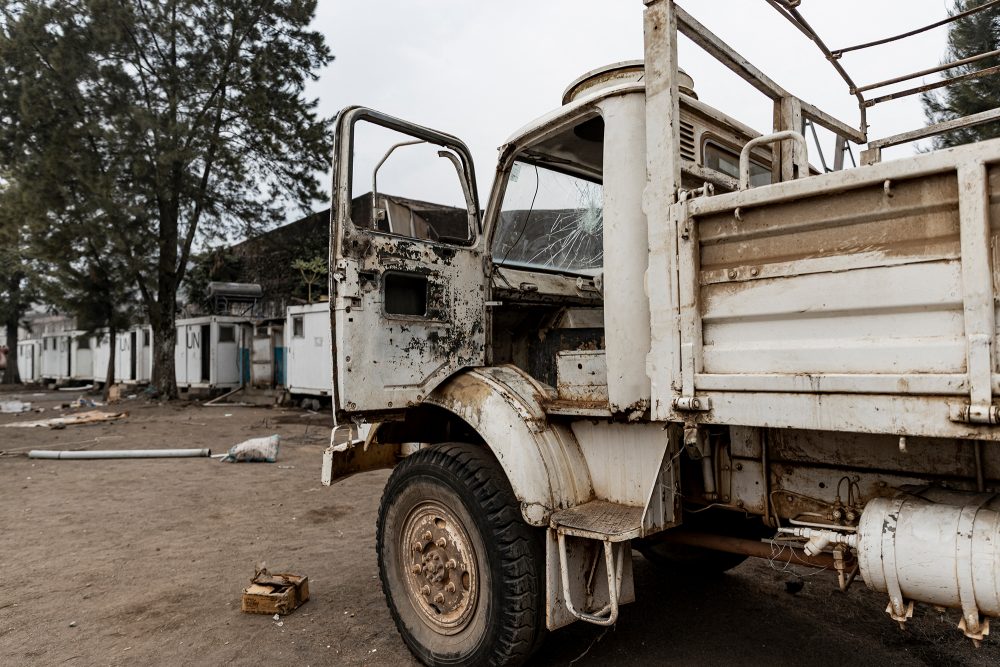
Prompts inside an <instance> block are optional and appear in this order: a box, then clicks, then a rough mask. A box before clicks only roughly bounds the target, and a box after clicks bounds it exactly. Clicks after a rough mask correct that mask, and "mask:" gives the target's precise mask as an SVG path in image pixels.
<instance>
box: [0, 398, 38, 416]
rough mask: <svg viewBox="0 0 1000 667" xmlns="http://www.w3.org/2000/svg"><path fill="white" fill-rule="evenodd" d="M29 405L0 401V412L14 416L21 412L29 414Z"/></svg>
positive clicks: (20, 402)
mask: <svg viewBox="0 0 1000 667" xmlns="http://www.w3.org/2000/svg"><path fill="white" fill-rule="evenodd" d="M30 410H31V403H25V402H23V401H0V412H2V413H4V414H7V415H16V414H20V413H22V412H29V411H30Z"/></svg>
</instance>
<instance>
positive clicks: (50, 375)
mask: <svg viewBox="0 0 1000 667" xmlns="http://www.w3.org/2000/svg"><path fill="white" fill-rule="evenodd" d="M71 340H72V335H71V334H70V333H69V332H65V331H61V332H59V333H49V334H42V379H43V380H68V379H69V378H70V375H71V373H72V363H73V355H72V354H71V350H70V348H71Z"/></svg>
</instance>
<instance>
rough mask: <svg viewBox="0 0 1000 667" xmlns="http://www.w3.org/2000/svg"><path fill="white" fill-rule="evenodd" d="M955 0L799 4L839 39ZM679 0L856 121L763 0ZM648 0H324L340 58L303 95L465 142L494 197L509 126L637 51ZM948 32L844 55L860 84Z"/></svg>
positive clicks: (836, 83) (686, 51)
mask: <svg viewBox="0 0 1000 667" xmlns="http://www.w3.org/2000/svg"><path fill="white" fill-rule="evenodd" d="M949 4H950V3H949V2H948V1H947V0H906V1H905V2H903V1H892V2H889V1H885V0H883V1H881V2H878V1H875V2H873V1H872V0H867V1H865V2H862V1H859V0H803V1H802V4H801V5H800V11H801V12H802V14H803V15H804V16H805V18H806V19H807V20H809V21H810V23H812V24H813V26H814V27H815V28H816V29H817V30H818V31H819V32H820V33H821V35H823V37H824V39H825V41H826V42H827V44H828V45H829V46H831V47H832V48H836V47H842V46H847V45H849V44H856V43H860V42H865V41H869V40H872V39H876V38H879V37H884V36H887V35H890V34H896V33H899V32H903V31H905V30H909V29H912V28H914V27H918V26H922V25H926V24H928V23H931V22H933V21H935V20H938V19H940V18H943V17H944V16H945V15H946V12H947V8H948V6H949ZM681 5H682V6H684V7H685V8H686V9H687V10H688V11H689V12H691V13H692V14H693V15H694V16H695V17H696V18H697V19H698V20H700V21H701V22H702V23H704V24H705V25H706V26H708V27H709V28H710V29H711V30H713V31H714V32H715V33H716V34H718V35H719V36H720V37H722V38H723V39H725V40H726V41H727V42H728V43H729V44H731V45H732V46H733V47H735V48H736V49H737V50H738V51H740V52H741V53H742V54H743V55H745V56H746V57H748V58H749V60H750V61H751V62H753V63H754V64H756V65H758V66H759V67H760V68H761V69H762V70H763V71H764V72H765V73H767V74H769V75H770V76H771V77H772V78H773V79H775V80H776V81H777V82H778V83H779V84H781V85H783V86H784V87H785V88H786V89H788V90H790V91H791V92H792V93H793V94H796V95H798V96H799V97H801V98H802V99H804V100H806V101H808V102H811V103H813V104H815V105H817V106H820V107H821V108H824V109H825V110H827V111H830V112H832V113H834V114H835V115H837V116H838V117H839V118H841V119H842V120H844V121H846V122H848V123H849V124H850V125H852V126H857V124H858V110H857V103H856V101H855V98H853V97H851V96H850V95H849V94H848V92H847V88H846V86H845V85H844V83H843V82H842V81H841V80H840V78H839V77H838V76H837V74H836V73H835V71H834V70H833V68H832V67H830V65H829V64H828V63H827V62H826V61H825V60H824V59H823V57H822V56H821V54H820V53H819V51H818V50H817V49H816V48H815V47H814V46H813V45H812V44H811V43H810V42H808V41H807V40H806V39H805V38H804V37H803V35H802V34H801V33H799V32H797V31H795V30H794V28H792V27H791V26H790V25H789V24H788V23H787V22H785V21H784V19H782V18H781V17H779V16H778V15H777V13H776V12H775V11H774V10H773V9H771V8H770V7H769V6H768V5H767V3H766V2H764V0H698V1H697V2H695V1H694V0H689V1H688V2H686V3H684V2H682V3H681ZM642 10H643V4H642V2H641V0H506V1H505V2H470V1H469V0H462V1H460V0H320V2H319V9H318V12H317V16H316V21H315V27H316V29H317V30H320V31H321V32H323V33H324V34H325V35H326V38H327V43H328V44H329V46H330V48H331V49H332V50H333V53H334V55H335V56H336V59H335V60H334V61H333V63H332V64H331V65H330V66H329V67H328V68H326V69H325V70H324V71H323V72H321V76H320V79H319V81H318V82H316V83H315V84H312V85H311V86H310V88H309V90H308V94H309V95H310V96H313V97H318V98H319V100H320V109H321V112H322V113H323V114H325V115H333V114H334V113H335V112H336V111H337V110H338V109H340V108H343V107H345V106H347V105H351V104H360V105H364V106H370V107H373V108H375V109H378V110H380V111H384V112H386V113H389V114H392V115H394V116H399V117H401V118H404V119H406V120H410V121H413V122H416V123H419V124H422V125H427V126H430V127H433V128H435V129H438V130H442V131H446V132H449V133H451V134H454V135H456V136H458V137H459V138H461V139H463V140H464V141H465V142H466V143H467V144H468V145H469V147H470V148H471V150H472V153H473V158H474V160H475V163H476V170H477V176H478V180H479V196H480V201H481V203H485V200H486V198H487V197H488V194H489V190H488V188H489V186H490V184H491V183H492V180H493V170H494V169H495V161H496V149H497V147H498V146H500V145H501V144H502V143H503V142H504V141H505V140H506V139H507V137H508V136H509V135H510V134H511V133H512V132H514V131H515V130H516V129H517V128H519V127H521V126H523V125H524V124H526V123H528V122H530V121H531V120H533V119H534V118H536V117H538V116H540V115H542V114H544V113H546V112H547V111H550V110H552V109H553V108H555V107H557V106H558V105H559V102H560V99H561V96H562V93H563V90H564V89H565V88H566V86H567V84H569V83H570V82H571V81H572V80H573V79H574V78H576V77H577V76H579V75H580V74H582V73H584V72H586V71H588V70H591V69H594V68H596V67H600V66H602V65H606V64H609V63H613V62H618V61H623V60H631V59H639V58H641V57H642ZM945 37H946V30H945V29H944V28H939V29H935V30H933V31H931V32H928V33H925V34H924V35H921V36H919V37H916V38H911V39H909V40H906V43H905V44H904V45H902V46H886V47H878V48H876V49H873V50H871V51H868V52H862V54H863V55H853V54H848V55H846V56H845V57H844V59H843V61H842V62H843V64H844V65H845V67H847V68H848V70H849V71H850V72H851V73H852V75H853V76H854V79H855V81H856V82H857V83H858V84H859V85H863V84H865V83H870V82H872V81H876V80H881V79H884V78H888V77H890V76H893V75H898V74H902V73H905V72H910V71H916V70H920V69H924V68H926V67H930V66H933V65H935V64H937V63H938V62H939V61H940V60H941V58H942V57H943V54H944V48H945ZM680 59H681V66H682V67H683V68H684V69H685V70H686V71H687V72H688V73H689V74H690V75H691V76H692V77H693V78H694V81H695V89H696V91H697V93H698V95H699V97H700V99H701V100H702V101H704V102H706V103H708V104H710V105H712V106H714V107H716V108H718V109H720V110H722V111H724V112H726V113H728V114H729V115H731V116H734V117H736V118H737V119H739V120H741V121H743V122H745V123H747V124H749V125H751V126H752V127H754V128H755V129H757V130H759V131H763V132H766V131H768V130H770V127H771V125H770V124H771V106H770V102H769V101H767V100H766V99H765V98H764V97H763V96H762V95H761V94H760V93H758V92H757V91H756V90H754V89H752V88H750V87H749V86H748V85H746V84H745V83H743V82H742V80H740V79H739V78H737V77H735V76H734V75H732V74H730V73H729V72H728V71H727V70H724V69H723V68H721V66H719V65H718V64H717V63H716V62H715V61H714V60H712V59H711V58H710V57H709V56H707V55H705V54H704V53H703V52H702V51H701V50H700V49H698V48H697V47H696V46H694V45H693V44H691V43H690V42H687V41H686V40H684V39H682V41H681V44H680ZM934 78H935V77H934V76H931V77H927V78H925V81H930V80H933V79H934ZM906 85H915V84H913V83H910V84H906ZM906 85H904V86H902V87H906ZM899 87H900V86H897V88H899ZM869 123H870V134H869V136H870V137H872V138H876V137H881V136H886V135H889V134H893V133H896V132H900V131H904V130H909V129H914V128H916V127H919V126H921V125H923V124H924V118H923V113H922V111H921V108H920V104H919V99H918V98H917V97H911V98H908V99H906V100H903V101H896V102H890V103H887V104H884V105H880V106H879V107H876V108H875V109H873V110H871V111H870V114H869ZM911 151H912V149H901V150H900V149H897V150H896V152H895V153H894V154H890V155H889V157H894V156H902V155H905V154H907V153H908V152H911ZM828 159H829V158H828ZM811 161H812V162H813V163H814V164H815V163H817V160H816V159H811Z"/></svg>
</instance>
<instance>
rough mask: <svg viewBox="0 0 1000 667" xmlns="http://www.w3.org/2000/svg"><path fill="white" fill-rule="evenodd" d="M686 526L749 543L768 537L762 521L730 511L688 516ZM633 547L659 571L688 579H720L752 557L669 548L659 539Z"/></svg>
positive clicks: (690, 547)
mask: <svg viewBox="0 0 1000 667" xmlns="http://www.w3.org/2000/svg"><path fill="white" fill-rule="evenodd" d="M684 526H685V527H687V528H690V529H693V530H698V531H702V532H706V533H715V534H718V535H726V536H729V537H742V538H747V539H760V538H761V537H765V536H766V535H767V534H769V531H767V530H766V528H765V527H764V524H763V523H761V522H760V521H758V520H756V519H750V520H748V519H747V518H746V517H745V516H744V515H743V514H740V513H737V512H731V511H727V510H718V511H711V510H710V511H708V512H705V513H704V514H702V513H698V514H688V515H687V516H685V517H684ZM668 532H669V531H668ZM633 545H634V548H635V549H636V551H638V552H639V553H640V554H642V556H643V558H645V559H646V560H648V561H649V562H650V563H653V564H654V565H656V566H658V567H662V568H669V569H675V570H677V571H678V572H683V573H684V574H685V575H692V574H693V575H695V576H702V577H711V576H716V575H720V574H722V573H723V572H726V571H728V570H731V569H733V568H734V567H736V566H737V565H739V564H741V563H742V562H743V561H745V560H746V559H747V558H749V556H744V555H742V554H732V553H728V552H725V551H715V550H713V549H705V548H702V547H693V546H690V545H687V544H670V543H668V542H662V541H658V540H657V539H656V537H653V538H650V539H646V540H641V541H636V542H634V543H633Z"/></svg>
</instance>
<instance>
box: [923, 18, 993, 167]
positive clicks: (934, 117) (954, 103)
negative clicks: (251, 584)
mask: <svg viewBox="0 0 1000 667" xmlns="http://www.w3.org/2000/svg"><path fill="white" fill-rule="evenodd" d="M984 1H985V0H955V3H954V6H953V7H952V9H951V12H950V14H951V15H952V16H954V15H955V14H957V13H960V12H964V11H966V10H968V9H972V8H973V7H978V6H979V5H982V4H983V2H984ZM997 49H1000V6H996V7H990V8H987V9H984V10H982V11H979V12H976V13H975V14H972V15H970V16H967V17H965V18H961V19H958V20H957V21H955V22H954V23H951V24H950V25H949V29H948V49H947V51H946V52H945V60H944V61H943V62H953V61H955V60H960V59H963V58H968V57H970V56H975V55H978V54H981V53H986V52H989V51H995V50H997ZM994 65H1000V57H992V58H986V59H984V60H980V61H977V62H974V63H970V64H968V65H960V66H959V67H955V68H953V69H949V70H946V71H945V72H944V73H943V76H944V77H945V78H953V77H956V76H959V75H962V74H967V73H969V72H975V71H977V70H980V69H983V68H986V67H993V66H994ZM921 102H922V103H923V107H924V114H925V115H926V116H927V121H928V123H929V124H933V123H940V122H943V121H947V120H952V119H954V118H960V117H963V116H968V115H970V114H974V113H979V112H980V111H988V110H990V109H995V108H997V107H1000V76H998V75H996V74H993V75H987V76H983V77H978V78H973V79H966V80H965V81H959V82H956V83H953V84H951V85H949V86H946V87H945V88H942V89H938V90H934V91H930V92H927V93H924V94H923V96H922V99H921ZM998 136H1000V121H996V122H991V123H986V124H983V125H976V126H974V127H967V128H964V129H960V130H954V131H952V132H948V133H946V134H942V135H939V136H937V137H935V139H934V147H935V148H946V147H948V146H958V145H960V144H967V143H972V142H975V141H982V140H983V139H992V138H994V137H998Z"/></svg>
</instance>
